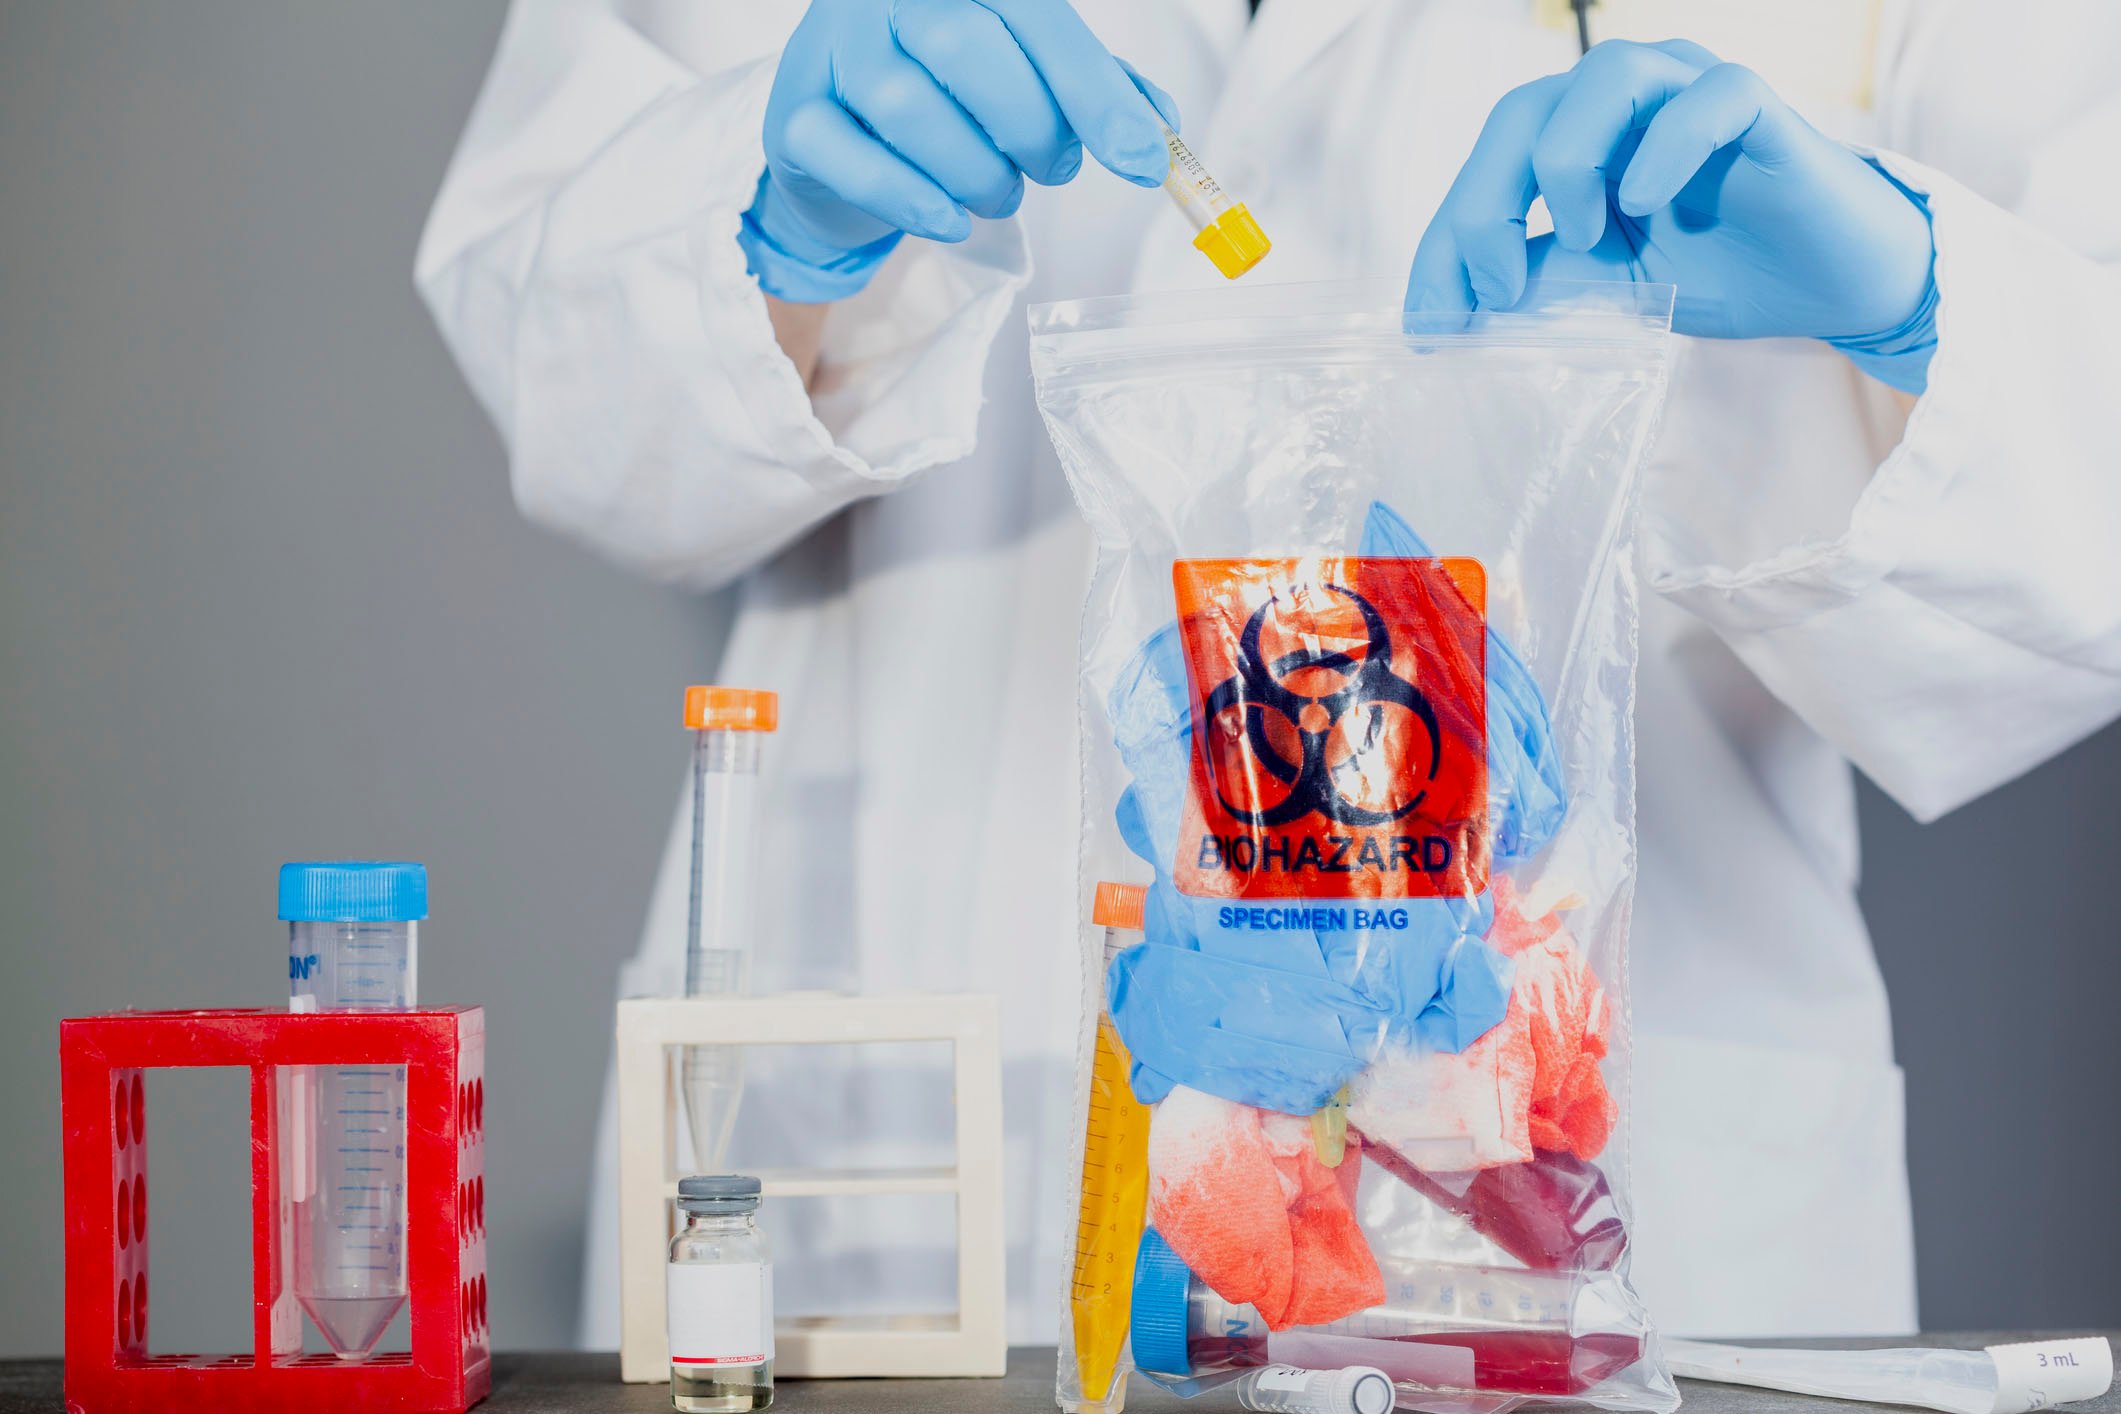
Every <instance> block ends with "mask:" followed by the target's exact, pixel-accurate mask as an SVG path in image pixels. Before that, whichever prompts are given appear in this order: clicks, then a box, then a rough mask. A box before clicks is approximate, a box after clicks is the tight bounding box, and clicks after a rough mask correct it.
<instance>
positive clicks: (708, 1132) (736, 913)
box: [682, 687, 780, 1172]
mask: <svg viewBox="0 0 2121 1414" xmlns="http://www.w3.org/2000/svg"><path fill="white" fill-rule="evenodd" d="M779 720H780V699H779V698H777V697H776V696H775V695H774V694H773V693H770V692H758V691H753V690H751V689H748V688H740V687H688V688H686V689H685V725H686V726H688V727H690V728H691V729H692V732H693V742H692V890H691V896H690V901H689V907H688V909H687V912H686V919H685V995H686V996H688V997H724V996H736V995H738V994H740V993H742V992H743V991H744V990H745V988H746V987H747V986H748V985H749V981H750V977H749V970H750V960H751V957H750V954H751V933H752V927H753V921H754V917H755V915H754V913H753V908H752V902H753V889H754V885H755V883H756V881H757V868H756V864H757V854H758V834H757V819H756V817H757V813H758V812H757V796H758V783H759V741H760V738H761V737H762V736H763V735H765V734H766V733H768V732H771V731H772V730H773V729H774V728H775V726H777V725H778V724H779ZM682 1079H683V1089H684V1095H685V1118H686V1121H687V1122H688V1123H689V1124H690V1125H691V1127H692V1150H693V1157H694V1159H695V1160H696V1161H697V1167H698V1168H700V1169H702V1170H704V1171H707V1172H714V1171H717V1170H719V1169H720V1168H721V1166H722V1154H723V1151H724V1150H725V1149H727V1148H728V1147H729V1133H730V1130H731V1129H732V1128H733V1127H734V1126H735V1124H736V1112H737V1106H738V1105H739V1104H740V1103H741V1102H742V1100H743V1097H744V1054H743V1052H742V1051H740V1050H738V1049H737V1048H736V1047H734V1046H687V1047H686V1048H685V1053H684V1061H683V1073H682Z"/></svg>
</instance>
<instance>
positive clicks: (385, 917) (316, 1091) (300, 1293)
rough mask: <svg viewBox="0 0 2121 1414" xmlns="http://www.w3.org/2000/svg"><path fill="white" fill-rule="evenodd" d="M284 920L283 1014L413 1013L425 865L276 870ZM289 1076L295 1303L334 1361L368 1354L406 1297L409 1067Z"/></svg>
mask: <svg viewBox="0 0 2121 1414" xmlns="http://www.w3.org/2000/svg"><path fill="white" fill-rule="evenodd" d="M280 917H281V918H283V919H285V920H286V922H287V934H288V957H287V976H288V981H289V991H290V994H291V995H290V1000H289V1009H290V1010H293V1011H298V1012H312V1011H404V1010H407V1009H409V1008H411V1006H412V1005H413V998H414V995H415V993H416V991H417V990H418V988H417V979H418V974H419V965H418V964H419V942H418V933H419V924H420V920H421V919H424V918H425V917H427V869H426V867H425V866H424V865H420V864H400V863H355V862H334V863H318V864H288V865H284V866H283V867H282V868H281V870H280ZM290 1071H291V1085H292V1090H291V1093H290V1106H291V1111H290V1113H289V1116H288V1131H287V1132H288V1148H287V1152H286V1158H285V1162H286V1173H285V1176H284V1181H285V1188H286V1192H287V1196H288V1199H289V1201H290V1202H291V1203H292V1205H293V1213H292V1216H293V1227H294V1243H293V1246H294V1288H295V1299H296V1300H297V1301H299V1302H300V1303H301V1306H302V1309H303V1310H305V1311H307V1312H308V1313H309V1318H310V1320H312V1321H314V1322H315V1323H316V1326H317V1329H318V1331H320V1332H321V1333H322V1334H323V1336H324V1339H325V1340H326V1341H327V1342H328V1343H329V1344H330V1346H331V1348H332V1350H333V1351H334V1352H335V1353H336V1354H337V1355H338V1356H339V1358H340V1359H342V1360H364V1359H366V1358H367V1357H368V1353H369V1352H370V1351H371V1350H373V1349H375V1345H376V1341H377V1340H378V1339H379V1338H381V1336H382V1334H383V1331H384V1329H385V1328H386V1327H387V1326H389V1325H390V1322H391V1318H392V1317H394V1316H396V1315H397V1314H398V1308H399V1307H401V1306H403V1305H404V1304H405V1067H404V1066H402V1065H319V1066H296V1067H290Z"/></svg>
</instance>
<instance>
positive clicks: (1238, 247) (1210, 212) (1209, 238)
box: [1164, 127, 1273, 280]
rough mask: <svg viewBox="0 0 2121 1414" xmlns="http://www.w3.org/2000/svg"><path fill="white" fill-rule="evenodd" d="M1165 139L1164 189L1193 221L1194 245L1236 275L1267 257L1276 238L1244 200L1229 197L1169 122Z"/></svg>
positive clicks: (1228, 274)
mask: <svg viewBox="0 0 2121 1414" xmlns="http://www.w3.org/2000/svg"><path fill="white" fill-rule="evenodd" d="M1164 145H1165V146H1166V147H1168V148H1170V149H1171V165H1170V167H1169V168H1168V169H1167V170H1166V171H1165V172H1164V190H1165V191H1167V192H1169V193H1171V199H1172V200H1173V201H1175V202H1177V203H1178V209H1179V210H1180V211H1182V212H1184V213H1185V215H1186V219H1187V220H1188V221H1190V222H1192V223H1193V231H1194V235H1193V246H1194V248H1195V249H1196V250H1198V251H1200V252H1201V253H1202V254H1203V255H1205V256H1207V257H1208V259H1210V260H1212V261H1214V262H1215V268H1216V269H1218V270H1220V271H1222V272H1223V274H1224V275H1225V276H1227V277H1228V278H1230V279H1232V280H1234V279H1236V278H1237V277H1238V276H1240V275H1242V274H1244V273H1245V272H1246V271H1247V270H1250V269H1251V268H1252V267H1253V266H1255V265H1257V264H1259V262H1260V261H1262V260H1265V259H1266V258H1267V252H1268V251H1269V250H1271V249H1273V243H1272V242H1270V241H1269V240H1268V239H1267V233H1266V232H1265V231H1262V230H1261V229H1260V228H1259V222H1257V221H1255V220H1253V219H1252V213H1251V212H1249V211H1247V210H1245V204H1244V203H1243V202H1241V201H1232V200H1230V196H1229V193H1227V192H1225V191H1224V190H1223V189H1222V184H1221V183H1219V182H1217V181H1216V180H1215V178H1213V177H1211V176H1209V175H1208V169H1207V168H1205V167H1203V166H1201V165H1200V159H1199V158H1198V157H1195V156H1194V155H1193V149H1192V148H1190V147H1188V146H1186V144H1185V143H1184V142H1183V141H1181V140H1180V139H1179V136H1178V134H1177V133H1175V132H1173V131H1172V130H1171V129H1170V128H1168V127H1166V128H1165V129H1164Z"/></svg>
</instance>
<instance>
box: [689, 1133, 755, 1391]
mask: <svg viewBox="0 0 2121 1414" xmlns="http://www.w3.org/2000/svg"><path fill="white" fill-rule="evenodd" d="M758 1207H759V1181H758V1180H757V1179H756V1178H748V1177H745V1176H743V1175H741V1174H727V1173H725V1174H714V1175H710V1176H706V1177H696V1178H686V1179H680V1180H679V1181H678V1211H679V1212H680V1214H682V1215H683V1217H684V1219H685V1226H684V1227H683V1228H681V1229H679V1231H678V1235H677V1236H676V1237H674V1238H672V1239H671V1240H670V1266H669V1268H668V1279H667V1280H668V1285H667V1287H666V1289H665V1295H666V1297H667V1310H668V1317H669V1323H670V1403H671V1406H672V1407H673V1408H676V1409H682V1410H685V1411H687V1414H740V1411H744V1410H757V1409H771V1408H772V1407H773V1260H772V1256H771V1254H770V1253H769V1252H768V1250H767V1247H766V1239H765V1237H764V1236H763V1235H762V1234H761V1233H760V1232H759V1228H758V1223H757V1221H756V1219H755V1217H754V1214H756V1213H757V1212H758Z"/></svg>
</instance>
